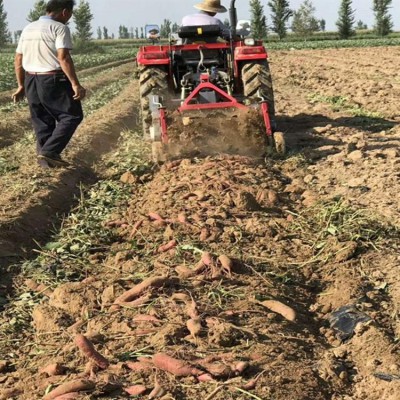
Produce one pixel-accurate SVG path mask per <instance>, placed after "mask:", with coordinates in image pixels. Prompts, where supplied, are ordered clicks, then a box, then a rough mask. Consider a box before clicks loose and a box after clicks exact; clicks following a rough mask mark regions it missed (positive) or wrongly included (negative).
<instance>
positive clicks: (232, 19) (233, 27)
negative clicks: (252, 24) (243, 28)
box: [229, 0, 237, 37]
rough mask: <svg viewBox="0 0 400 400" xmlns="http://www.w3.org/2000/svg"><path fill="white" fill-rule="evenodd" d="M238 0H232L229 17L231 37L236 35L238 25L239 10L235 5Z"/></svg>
mask: <svg viewBox="0 0 400 400" xmlns="http://www.w3.org/2000/svg"><path fill="white" fill-rule="evenodd" d="M235 3H236V0H231V7H230V8H229V18H230V23H231V37H235V36H236V26H237V12H236V7H235Z"/></svg>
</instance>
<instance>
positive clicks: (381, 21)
mask: <svg viewBox="0 0 400 400" xmlns="http://www.w3.org/2000/svg"><path fill="white" fill-rule="evenodd" d="M391 5H392V0H374V3H373V10H374V15H375V27H374V29H375V32H376V33H377V34H378V35H379V36H386V35H388V34H389V33H390V32H391V31H392V28H393V22H392V16H391V15H390V14H389V8H390V6H391Z"/></svg>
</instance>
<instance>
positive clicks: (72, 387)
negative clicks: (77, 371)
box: [43, 379, 96, 400]
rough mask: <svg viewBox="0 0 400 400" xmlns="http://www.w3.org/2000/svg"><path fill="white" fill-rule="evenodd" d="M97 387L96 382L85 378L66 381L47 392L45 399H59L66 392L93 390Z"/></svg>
mask: <svg viewBox="0 0 400 400" xmlns="http://www.w3.org/2000/svg"><path fill="white" fill-rule="evenodd" d="M95 387H96V385H95V383H94V382H92V381H88V380H84V379H78V380H76V381H71V382H65V383H63V384H62V385H60V386H58V387H57V388H55V389H54V390H52V391H51V392H50V393H48V394H46V395H45V396H44V397H43V400H55V399H57V397H59V396H62V395H66V394H71V393H78V392H87V391H92V390H94V389H95Z"/></svg>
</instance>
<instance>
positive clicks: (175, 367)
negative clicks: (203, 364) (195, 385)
mask: <svg viewBox="0 0 400 400" xmlns="http://www.w3.org/2000/svg"><path fill="white" fill-rule="evenodd" d="M153 363H154V366H155V367H157V368H159V369H161V370H163V371H166V372H169V373H170V374H173V375H175V376H182V377H183V376H198V375H202V374H203V371H201V370H199V369H197V368H195V367H193V366H192V365H190V364H189V363H187V362H186V361H183V360H179V359H177V358H173V357H171V356H169V355H167V354H164V353H158V354H155V355H154V356H153Z"/></svg>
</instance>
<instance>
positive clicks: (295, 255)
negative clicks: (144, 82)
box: [0, 138, 398, 400]
mask: <svg viewBox="0 0 400 400" xmlns="http://www.w3.org/2000/svg"><path fill="white" fill-rule="evenodd" d="M127 143H128V144H129V143H130V145H131V148H132V149H133V148H135V143H134V141H132V138H130V139H129V138H128V139H127ZM126 150H127V149H126ZM125 154H129V152H127V151H126V152H124V151H123V150H122V151H121V152H120V154H119V157H122V158H123V157H124V155H125ZM136 162H140V157H138V156H136ZM134 165H135V164H131V166H134ZM280 166H281V164H274V163H272V162H269V163H268V164H267V165H263V164H260V163H259V162H255V161H254V160H249V159H246V158H243V157H232V156H230V157H228V156H220V157H212V158H211V157H209V158H206V159H205V160H192V161H190V160H181V161H177V162H172V163H167V164H166V165H165V166H163V167H162V168H161V170H160V171H154V170H153V171H152V170H151V169H149V168H144V166H143V164H136V168H135V167H133V169H132V171H131V173H130V174H124V179H123V180H124V182H131V183H126V184H125V185H124V184H122V183H121V182H117V181H116V180H109V181H104V182H102V183H99V184H98V185H96V186H94V187H92V188H90V189H88V190H87V191H86V193H87V194H86V200H85V198H84V199H83V203H82V204H81V206H80V207H79V208H77V209H76V210H75V211H74V213H73V214H72V215H71V216H70V217H69V218H68V219H67V220H66V221H65V222H64V225H63V230H62V231H61V233H60V235H58V236H56V237H55V238H54V239H53V242H51V243H49V244H48V245H47V246H46V247H44V248H43V249H42V252H41V256H40V257H39V258H37V259H36V260H33V261H32V262H29V263H26V264H25V265H24V269H23V271H24V274H23V276H21V277H20V293H21V297H20V299H19V300H18V301H16V302H14V303H11V304H10V306H9V308H8V309H6V311H5V317H6V319H7V316H8V315H9V316H10V317H11V316H13V318H12V319H10V317H9V318H8V323H7V322H6V323H4V324H2V325H1V326H2V328H1V333H2V337H3V338H4V339H0V345H2V346H5V347H4V348H3V350H4V353H6V354H9V353H11V354H13V355H14V358H13V357H11V358H9V359H8V360H7V361H8V364H7V365H8V366H7V368H8V369H9V373H8V376H9V377H10V382H12V384H11V385H9V386H6V388H9V390H14V391H15V393H18V396H19V398H20V399H28V398H32V396H34V397H33V398H38V399H39V398H40V397H41V396H42V395H43V393H44V390H45V388H48V387H49V385H57V384H58V383H60V382H65V381H76V380H79V379H90V380H91V381H92V382H94V384H93V391H92V396H91V398H93V399H94V398H99V399H103V398H104V399H106V398H110V397H111V398H113V397H114V398H115V397H116V396H117V397H118V396H122V393H123V392H124V390H125V389H127V388H128V387H131V386H132V384H136V385H142V387H144V388H145V389H144V390H145V391H148V392H150V391H151V390H152V388H154V386H155V385H156V386H157V385H159V386H161V387H162V390H163V391H164V392H165V393H169V394H171V395H172V396H173V398H179V399H181V400H184V399H193V398H199V397H204V396H208V395H210V396H211V393H214V391H215V388H216V387H219V386H220V388H219V390H218V392H215V393H214V395H213V397H212V398H215V399H217V400H218V399H221V400H222V399H243V398H261V399H284V398H285V399H290V400H301V399H304V400H306V399H307V400H309V399H311V398H312V399H331V398H333V396H346V395H349V396H351V395H352V393H364V394H365V393H366V386H365V383H366V382H367V383H368V384H371V379H376V378H373V375H372V374H373V373H379V372H382V373H383V372H384V370H382V369H380V368H376V367H375V368H373V367H371V366H368V367H366V366H364V365H362V363H363V361H362V360H364V359H367V360H373V359H374V358H376V357H384V359H385V360H390V361H391V362H393V363H396V362H398V360H397V358H396V356H395V355H391V354H390V350H389V349H390V348H392V346H393V343H394V338H393V337H391V336H390V332H388V331H385V329H386V326H387V325H386V324H383V325H382V326H375V325H370V326H369V327H364V332H367V334H365V335H362V334H361V333H360V334H357V336H356V337H355V338H354V339H353V341H352V342H350V343H345V344H342V345H341V344H340V340H339V339H338V338H337V337H336V335H335V331H334V330H333V329H331V328H329V324H328V323H327V321H326V319H327V318H328V316H329V313H330V312H331V311H334V310H335V309H336V308H339V307H341V306H343V305H346V304H353V302H359V305H360V306H361V307H362V306H363V304H364V303H363V302H362V301H361V302H360V301H359V300H358V296H359V293H360V290H363V288H364V286H363V285H364V283H363V275H362V273H358V272H357V271H358V268H360V267H362V266H363V265H364V264H363V260H365V259H366V258H369V259H370V260H371V259H373V258H374V257H380V256H381V255H379V253H378V252H377V251H376V250H375V249H377V250H378V249H379V250H380V251H382V249H384V248H385V249H386V251H387V250H388V249H389V248H390V247H391V246H392V245H393V240H394V239H395V238H398V233H397V231H396V230H394V229H392V230H390V229H387V228H384V227H383V226H381V225H380V224H378V223H377V222H375V221H374V220H373V219H371V218H370V217H369V216H368V214H366V213H365V212H362V211H354V210H351V209H350V208H348V207H347V206H346V205H345V204H343V203H340V202H333V203H330V204H327V205H318V206H315V207H314V208H311V209H309V210H308V211H307V212H301V213H299V212H298V211H297V207H298V204H297V202H296V201H293V200H292V199H291V195H290V192H288V191H287V190H286V188H287V182H288V181H287V179H286V177H285V176H282V175H281V174H280V173H279V172H278V170H279V167H280ZM116 168H117V170H116V172H117V171H118V167H117V166H116ZM381 254H382V253H381ZM49 266H51V267H50V268H49ZM333 271H340V273H341V275H340V274H339V273H335V274H334V275H333V276H332V277H333V278H334V280H333V282H332V283H331V282H330V281H329V280H327V281H326V283H327V285H325V284H324V282H325V281H324V280H325V277H326V276H327V275H326V274H330V273H333ZM352 271H353V272H352ZM365 271H366V270H365V268H363V272H365ZM348 273H352V274H353V278H352V279H353V281H354V284H353V287H352V288H351V291H349V292H346V293H340V291H339V290H340V289H339V288H338V287H337V286H336V285H334V281H335V279H341V278H342V277H343V276H346V274H348ZM335 275H336V276H335ZM152 276H158V277H159V278H154V279H153V280H151V279H150V278H151V277H152ZM328 276H329V275H328ZM27 278H29V279H30V280H29V281H23V279H27ZM140 282H142V289H139V287H140V286H138V284H139V283H140ZM135 284H136V286H135ZM39 285H42V286H41V289H35V288H37V287H38V286H39ZM131 288H135V289H131ZM127 289H131V290H129V291H128V292H126V290H127ZM379 295H380V294H379V289H377V290H376V296H377V297H376V301H377V302H378V301H379ZM23 299H25V300H23ZM327 299H328V300H327ZM376 304H378V303H376ZM328 305H329V307H328ZM310 310H312V311H310ZM31 318H33V325H30V321H31ZM10 321H12V324H10V323H9V322H10ZM365 329H366V330H365ZM20 332H24V335H26V337H25V339H23V338H21V336H19V335H20ZM81 334H84V335H86V336H87V337H88V338H89V340H91V341H92V342H93V343H94V345H95V347H96V349H97V351H99V352H100V353H101V354H102V355H103V356H104V357H105V359H106V361H105V363H104V364H101V365H102V366H100V364H98V365H97V367H93V364H90V365H91V366H92V367H90V368H89V367H87V368H85V364H86V362H87V360H88V359H87V356H88V355H89V357H91V356H90V354H91V353H86V356H85V355H84V354H83V353H80V351H79V348H78V347H77V346H76V345H75V344H74V339H73V338H74V337H76V338H78V337H79V338H81V336H79V335H81ZM17 335H18V336H17ZM6 337H13V338H15V340H13V341H8V340H6V339H5V338H6ZM17 337H18V339H17ZM372 338H374V339H376V340H380V341H381V342H382V340H383V341H385V343H387V345H388V347H387V348H384V349H382V348H379V349H378V348H374V347H371V345H370V344H369V343H371V342H370V340H371V339H372ZM21 340H24V342H25V343H28V345H27V346H25V347H23V348H21V346H20V343H21V342H20V341H21ZM76 340H77V339H76ZM331 345H334V346H337V347H336V348H333V350H332V348H330V346H331ZM352 345H353V346H356V348H357V349H358V353H357V354H355V355H352V352H351V349H352V347H351V346H352ZM364 347H365V349H364ZM164 353H167V354H168V355H169V356H172V357H174V358H175V360H171V359H170V361H169V364H168V365H167V364H165V363H164V361H163V360H165V361H166V360H167V358H166V355H165V354H164ZM360 353H362V357H361V355H360ZM26 357H29V359H30V363H29V367H28V368H26V367H24V366H23V365H20V363H19V360H20V359H25V358H26ZM96 357H97V356H96ZM96 359H98V360H99V358H93V360H94V362H96V361H95V360H96ZM178 360H180V361H178ZM99 362H100V361H99ZM182 362H184V363H185V365H186V367H185V368H186V370H187V372H183V371H184V368H183V366H182V367H181V369H179V372H177V371H178V370H176V369H174V367H173V365H174V364H177V363H182ZM54 363H58V364H59V365H60V366H61V367H62V368H63V369H64V370H67V371H68V372H67V373H62V375H61V376H59V377H58V378H51V379H50V378H46V377H45V376H43V375H41V376H42V379H39V376H40V374H39V373H38V372H37V371H38V370H39V369H40V368H42V367H43V366H46V365H52V364H54ZM109 363H110V364H111V365H110V366H108V365H109ZM177 365H178V364H177ZM180 365H183V364H180ZM187 366H191V367H189V369H188V367H187ZM14 368H15V369H16V370H18V371H19V372H18V377H17V378H16V376H17V375H16V374H14V373H13V372H12V370H13V369H14ZM186 370H185V371H186ZM109 371H112V374H113V376H114V378H113V385H112V386H111V389H108V387H109V386H108V385H109V380H108V379H107V377H108V376H109ZM357 371H359V372H357ZM393 373H394V372H393ZM174 374H175V375H174ZM357 376H358V377H359V378H361V377H362V378H363V382H361V381H360V379H356V377H357ZM254 378H256V379H257V382H253V381H252V380H253V379H254ZM204 380H208V381H210V382H204ZM363 385H364V386H363ZM26 387H29V393H28V394H27V393H26V392H25V391H24V390H25V389H24V388H26ZM52 388H53V386H52ZM109 390H111V392H110V391H109ZM160 390H161V389H160ZM382 390H383V389H382V387H381V388H379V385H376V387H375V391H374V395H375V396H377V397H375V398H383V397H379V396H380V395H381V394H382V393H386V394H388V395H390V393H395V392H390V391H385V392H384V391H382ZM393 390H395V387H393ZM29 396H31V397H29ZM244 396H246V397H244ZM360 398H362V397H360ZM364 398H371V399H372V397H364ZM387 398H388V399H391V400H394V399H395V397H393V396H392V397H390V396H388V397H387Z"/></svg>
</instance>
